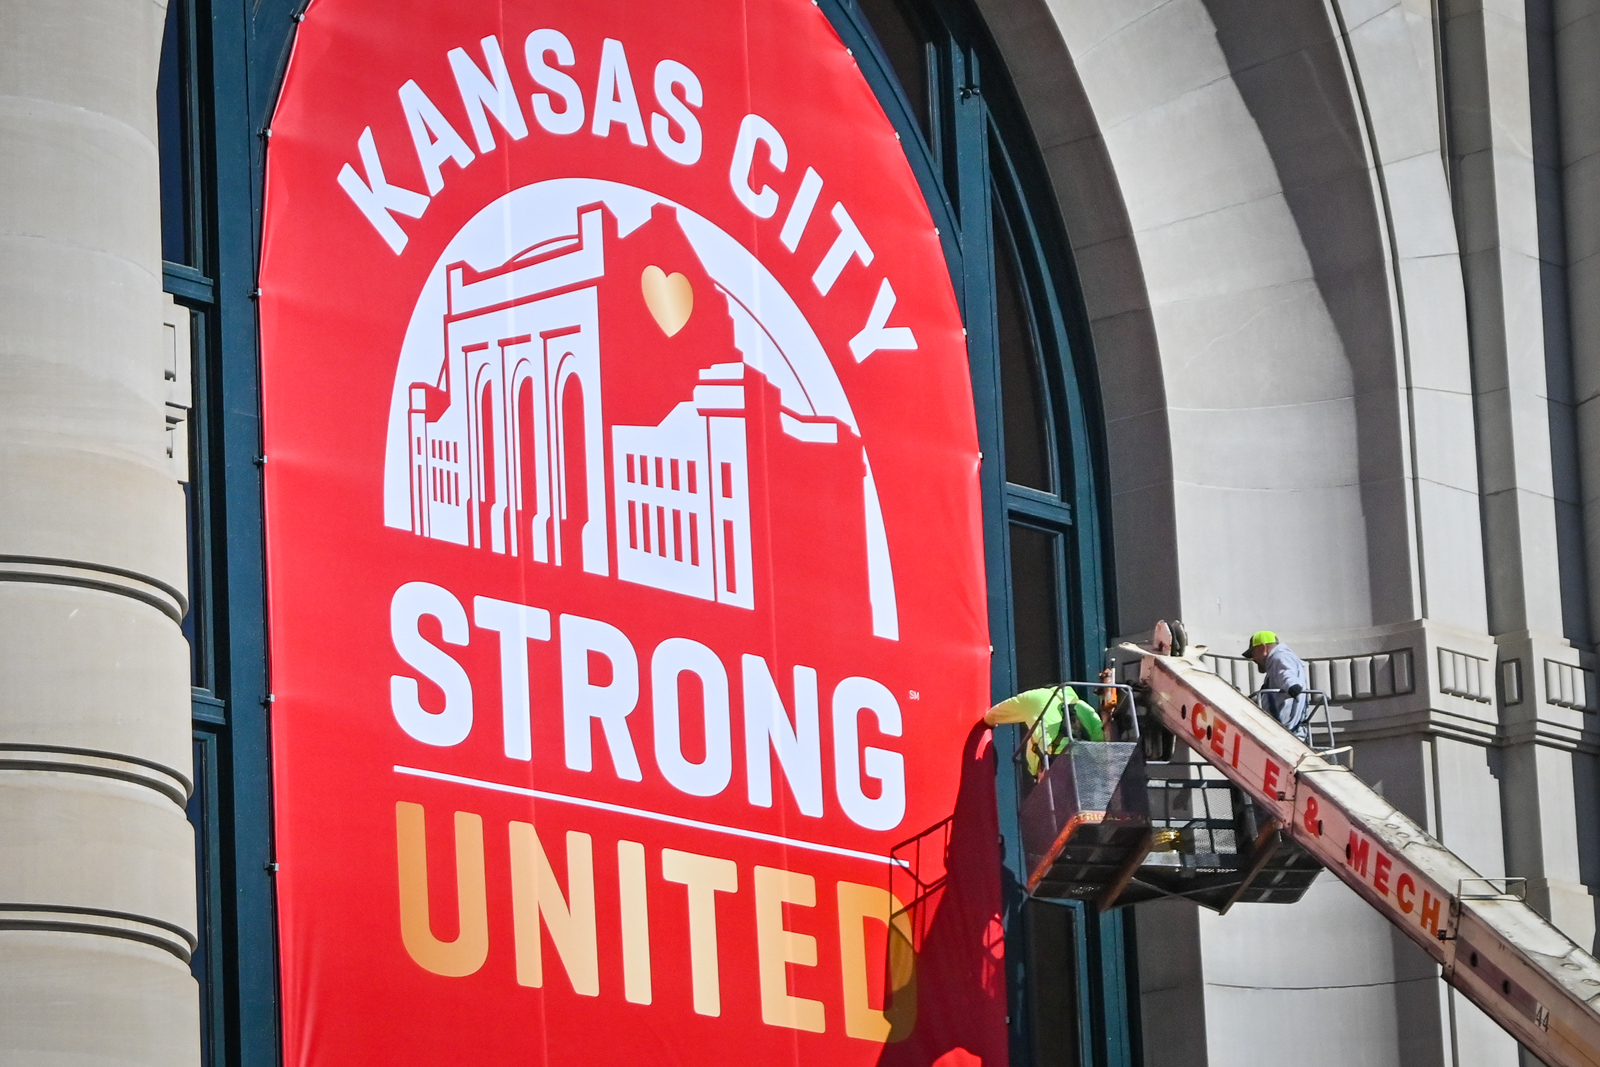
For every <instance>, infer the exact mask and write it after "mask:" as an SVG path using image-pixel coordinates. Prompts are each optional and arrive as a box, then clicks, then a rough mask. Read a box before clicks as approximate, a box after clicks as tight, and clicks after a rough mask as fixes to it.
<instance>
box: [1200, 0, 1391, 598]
mask: <svg viewBox="0 0 1600 1067" xmlns="http://www.w3.org/2000/svg"><path fill="white" fill-rule="evenodd" d="M1203 2H1204V4H1205V7H1206V10H1207V11H1208V12H1209V13H1210V15H1211V20H1212V23H1213V24H1214V26H1215V27H1216V32H1217V42H1218V43H1219V44H1220V45H1221V47H1222V51H1223V54H1224V55H1225V56H1226V57H1227V61H1228V68H1229V69H1230V70H1231V71H1232V72H1233V78H1234V83H1235V84H1236V85H1237V86H1238V89H1239V93H1240V95H1241V96H1242V97H1243V99H1244V103H1245V106H1246V107H1247V108H1249V110H1250V115H1251V117H1252V118H1253V119H1255V121H1256V125H1257V126H1258V127H1259V128H1260V131H1261V136H1262V139H1263V140H1264V141H1265V143H1266V147H1267V152H1268V153H1269V154H1270V155H1271V157H1272V163H1273V166H1274V167H1275V168H1276V169H1277V172H1278V180H1279V182H1280V183H1281V184H1282V187H1283V193H1284V198H1285V200H1286V201H1287V202H1288V206H1289V211H1290V213H1291V214H1292V215H1293V216H1294V221H1295V225H1296V227H1297V228H1298V230H1299V231H1300V237H1301V240H1302V241H1303V242H1304V245H1305V249H1306V253H1307V255H1308V256H1309V257H1310V260H1311V268H1312V272H1313V275H1314V277H1315V280H1316V283H1317V288H1318V290H1319V291H1320V293H1321V295H1322V299H1323V301H1324V303H1325V304H1326V305H1327V308H1328V314H1329V316H1330V317H1331V318H1332V320H1333V324H1334V328H1335V330H1337V331H1338V334H1339V340H1340V342H1341V344H1342V346H1343V348H1344V352H1345V356H1346V358H1347V359H1348V360H1349V363H1350V375H1351V383H1352V387H1353V389H1354V391H1355V397H1354V400H1355V412H1356V447H1357V450H1358V463H1359V476H1360V479H1361V504H1362V512H1363V516H1364V519H1365V523H1366V534H1367V575H1368V584H1369V588H1370V592H1371V597H1372V622H1373V624H1374V625H1382V624H1384V623H1391V622H1404V621H1407V620H1409V619H1410V618H1411V617H1412V589H1411V569H1410V563H1409V559H1410V555H1411V552H1410V550H1409V537H1410V534H1409V532H1408V528H1407V522H1406V510H1407V509H1406V492H1407V488H1406V484H1405V479H1404V472H1405V470H1406V469H1407V464H1406V462H1405V459H1404V455H1403V449H1404V440H1403V437H1402V435H1401V426H1402V415H1401V411H1400V391H1399V387H1398V376H1397V370H1398V358H1397V348H1398V347H1399V346H1398V345H1397V344H1396V338H1395V336H1394V320H1393V317H1392V315H1391V313H1390V302H1389V289H1388V285H1389V283H1388V277H1387V271H1386V260H1387V257H1388V246H1387V244H1386V242H1385V240H1384V235H1383V227H1382V221H1381V218H1380V213H1379V209H1378V204H1377V202H1376V199H1375V195H1374V189H1373V183H1372V177H1371V174H1370V172H1369V170H1368V166H1367V154H1366V150H1365V147H1364V144H1365V124H1364V123H1363V121H1362V117H1361V113H1360V110H1359V108H1358V107H1357V101H1356V100H1355V99H1354V98H1353V97H1352V94H1351V90H1350V82H1349V79H1348V78H1347V77H1346V75H1345V67H1344V62H1343V58H1342V51H1341V46H1340V43H1339V40H1338V37H1337V33H1336V28H1335V27H1334V26H1332V25H1331V24H1330V22H1329V19H1328V14H1327V10H1326V8H1325V7H1324V5H1323V2H1322V0H1278V2H1277V3H1275V4H1274V5H1273V13H1272V17H1271V18H1262V17H1261V6H1260V4H1259V3H1255V2H1252V0H1203Z"/></svg>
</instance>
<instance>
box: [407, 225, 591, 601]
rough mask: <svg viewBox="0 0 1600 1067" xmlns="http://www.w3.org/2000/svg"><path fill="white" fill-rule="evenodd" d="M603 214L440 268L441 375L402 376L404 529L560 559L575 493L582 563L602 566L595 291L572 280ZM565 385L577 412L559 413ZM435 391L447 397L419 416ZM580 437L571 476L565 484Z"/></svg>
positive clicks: (587, 265) (586, 276) (580, 274)
mask: <svg viewBox="0 0 1600 1067" xmlns="http://www.w3.org/2000/svg"><path fill="white" fill-rule="evenodd" d="M602 227H603V221H602V213H601V211H600V210H599V209H598V208H595V209H592V210H589V211H585V212H584V213H583V214H582V216H581V217H580V221H579V231H578V234H577V236H575V237H567V238H557V239H556V240H554V241H549V242H546V243H545V244H544V245H541V246H537V247H535V248H533V249H530V250H529V251H527V252H524V253H522V254H521V255H520V256H518V257H516V258H515V259H513V260H511V261H510V262H509V263H507V264H506V265H505V266H503V267H501V268H499V269H497V270H491V271H485V272H482V273H478V272H475V271H472V269H471V268H470V267H466V266H463V265H461V264H454V265H452V266H451V267H450V268H449V271H448V284H449V288H448V301H449V302H448V311H447V314H446V316H445V321H444V347H445V351H444V360H443V363H442V370H441V376H440V379H439V380H438V381H437V382H436V383H434V384H433V385H432V386H431V387H430V386H428V385H426V384H423V383H417V384H414V385H413V386H412V387H411V411H410V425H409V429H410V442H411V449H410V453H411V529H412V532H413V533H418V534H421V535H423V536H424V537H433V538H437V539H439V540H442V541H452V542H454V543H456V544H458V545H469V544H470V545H471V546H472V547H474V548H487V549H489V550H490V551H492V552H497V553H507V554H510V555H513V556H515V555H520V554H522V553H523V552H526V553H528V554H529V555H531V556H532V558H533V559H534V560H536V561H538V562H540V563H553V564H562V563H565V562H569V561H566V560H563V559H562V550H561V544H562V538H561V536H560V533H561V530H562V524H564V523H566V522H568V521H569V517H570V516H571V514H572V510H573V508H572V505H573V503H574V501H575V500H578V499H581V500H583V501H585V502H586V504H587V518H586V520H585V522H584V523H583V529H582V535H581V543H582V546H583V559H582V565H583V569H584V570H586V571H588V572H589V573H591V574H606V573H608V572H609V569H610V564H609V552H608V550H607V530H606V502H605V474H604V465H605V458H604V457H605V447H604V446H605V440H604V433H603V431H602V429H601V427H602V419H601V396H600V342H599V323H598V301H597V292H596V289H595V286H594V285H592V284H591V285H589V286H587V287H584V288H572V287H573V286H578V285H582V283H584V282H594V281H596V280H598V279H599V278H600V277H601V276H602V275H604V273H605V257H604V240H603V236H602V234H603V229H602ZM574 388H576V389H577V390H578V399H579V400H580V401H581V404H582V423H581V425H579V426H568V425H566V424H565V418H566V417H567V414H568V413H569V411H570V405H569V403H568V400H569V399H570V398H569V390H571V389H574ZM435 391H437V392H438V393H442V394H443V397H442V399H443V400H444V401H445V403H446V406H445V408H444V410H443V412H441V413H439V414H438V415H437V418H436V419H434V420H432V421H430V419H429V412H430V403H429V401H430V395H431V394H434V393H435ZM437 399H438V398H437V397H435V401H436V403H437ZM579 443H581V447H582V449H583V459H584V466H583V482H584V484H582V485H568V484H567V479H568V476H569V464H568V462H567V459H568V455H567V453H568V450H569V449H570V448H571V447H572V446H573V445H574V444H579Z"/></svg>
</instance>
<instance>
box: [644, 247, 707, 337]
mask: <svg viewBox="0 0 1600 1067" xmlns="http://www.w3.org/2000/svg"><path fill="white" fill-rule="evenodd" d="M639 288H640V289H642V290H643V291H644V306H645V307H647V308H649V309H650V314H652V315H654V316H655V317H656V325H657V326H660V327H661V332H662V333H664V334H666V335H667V336H668V337H671V336H672V335H673V334H675V333H677V332H678V331H679V330H681V329H683V324H684V323H686V322H688V321H689V314H690V312H692V311H694V286H692V285H690V284H689V279H688V278H685V277H684V276H683V275H681V274H667V273H666V272H664V271H663V270H662V269H661V268H660V267H658V266H656V265H655V264H653V263H652V264H651V265H650V266H648V267H646V268H645V269H644V274H643V275H642V276H641V277H640V278H639Z"/></svg>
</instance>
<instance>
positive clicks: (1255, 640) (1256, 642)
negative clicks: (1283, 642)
mask: <svg viewBox="0 0 1600 1067" xmlns="http://www.w3.org/2000/svg"><path fill="white" fill-rule="evenodd" d="M1277 643H1278V635H1277V634H1275V633H1273V632H1272V631H1271V630H1257V631H1256V632H1255V633H1253V634H1251V635H1250V645H1249V647H1248V648H1246V649H1245V650H1244V654H1245V655H1247V656H1248V655H1249V654H1250V650H1251V649H1253V648H1258V647H1260V646H1261V645H1275V644H1277Z"/></svg>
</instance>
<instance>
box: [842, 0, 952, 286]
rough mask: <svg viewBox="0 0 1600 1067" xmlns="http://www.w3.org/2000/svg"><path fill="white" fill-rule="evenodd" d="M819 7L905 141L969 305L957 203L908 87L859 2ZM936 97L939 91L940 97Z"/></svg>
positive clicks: (844, 0)
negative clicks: (893, 70)
mask: <svg viewBox="0 0 1600 1067" xmlns="http://www.w3.org/2000/svg"><path fill="white" fill-rule="evenodd" d="M819 6H820V7H821V8H822V12H823V14H824V15H826V16H827V17H828V21H829V22H831V23H832V24H833V28H834V31H835V32H837V33H838V34H839V39H840V40H841V41H843V42H844V46H845V47H846V48H848V49H850V52H851V54H852V55H854V56H855V57H856V66H857V67H859V68H860V70H861V74H862V76H863V77H865V78H866V79H867V84H868V85H869V86H871V87H872V91H873V93H874V94H875V95H876V96H877V98H878V103H879V104H880V105H881V106H882V107H883V113H884V115H885V116H886V117H887V118H888V119H889V122H890V124H891V125H893V126H894V128H895V132H896V133H898V134H899V135H900V145H901V148H902V149H904V151H905V155H906V161H907V162H908V163H910V164H911V172H912V174H913V175H915V177H916V179H917V187H918V188H919V189H921V190H922V199H923V201H924V202H925V203H926V204H927V205H928V212H929V214H931V215H932V216H933V224H934V226H935V227H937V228H938V230H939V244H940V246H941V247H942V248H943V249H944V258H945V262H946V263H947V264H948V265H949V267H950V281H951V284H952V286H953V288H954V289H955V294H956V302H957V304H959V305H962V307H963V309H964V307H965V305H964V300H965V294H964V292H963V287H962V284H961V260H962V251H961V247H962V241H961V232H960V227H959V225H958V223H957V221H956V214H955V208H954V205H953V204H952V203H951V201H950V196H949V193H948V191H947V190H946V189H945V185H944V182H942V181H941V180H940V178H939V174H940V168H939V163H938V160H937V159H936V158H935V155H934V153H933V152H932V151H931V150H930V148H929V146H928V144H927V142H925V141H924V140H923V138H922V127H921V126H919V125H918V124H917V121H916V118H915V117H914V116H913V115H912V113H911V104H910V102H909V101H908V100H907V99H906V95H905V91H904V90H903V89H901V87H900V83H899V82H898V81H897V80H896V79H895V77H894V75H893V74H891V73H890V72H889V61H888V59H886V58H885V57H884V55H883V50H882V49H881V48H880V47H879V46H878V41H877V38H876V37H875V36H873V34H872V33H871V31H870V30H869V29H868V28H867V27H865V26H864V25H863V20H862V16H861V13H860V11H859V10H858V9H857V8H856V6H855V4H854V3H850V2H848V0H821V3H820V4H819ZM934 47H935V48H937V47H938V46H937V45H935V46H934ZM862 60H865V61H866V62H862ZM942 69H943V68H942V67H941V66H939V65H937V64H935V65H933V67H932V73H931V76H932V77H933V78H934V79H935V81H937V80H938V78H939V71H940V70H942ZM937 97H938V94H937V93H936V94H935V99H937ZM933 110H934V114H935V115H938V114H939V113H940V111H941V108H940V107H939V106H937V105H936V106H935V107H934V109H933Z"/></svg>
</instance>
